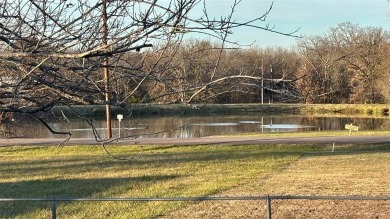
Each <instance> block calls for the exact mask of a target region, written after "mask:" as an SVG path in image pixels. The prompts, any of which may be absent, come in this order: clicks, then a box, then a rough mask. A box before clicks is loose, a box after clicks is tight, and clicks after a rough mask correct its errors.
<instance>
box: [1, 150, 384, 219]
mask: <svg viewBox="0 0 390 219" xmlns="http://www.w3.org/2000/svg"><path fill="white" fill-rule="evenodd" d="M330 149H331V146H319V145H252V146H221V145H214V146H182V147H171V146H121V147H118V146H109V147H108V148H107V150H108V151H109V152H110V153H111V154H112V155H115V156H118V157H121V158H124V159H125V160H115V159H113V158H111V157H110V156H108V154H107V153H106V152H105V151H104V150H103V148H102V147H98V146H69V147H39V146H37V147H3V148H0V174H1V178H0V191H1V192H0V194H1V195H0V198H20V197H53V196H54V197H74V198H78V197H83V198H85V197H177V196H209V195H236V196H239V195H267V194H290V195H294V194H297V195H307V194H317V195H334V194H337V195H359V194H371V195H379V194H381V195H390V190H388V187H387V185H388V183H389V182H390V181H389V179H388V178H389V176H388V175H386V174H383V170H388V168H390V163H389V162H388V160H389V159H390V146H389V145H375V146H348V145H344V146H342V145H340V146H338V147H337V150H336V152H335V153H330ZM308 161H310V162H308ZM339 165H340V167H342V168H336V167H338V166H339ZM356 165H358V166H356ZM355 166H356V167H358V168H355ZM367 168H368V169H369V170H368V169H367ZM291 169H293V170H291ZM328 169H329V171H330V172H329V171H327V170H328ZM291 171H292V172H291ZM294 171H298V172H294ZM368 172H369V173H370V174H369V175H367V176H366V175H365V174H366V173H368ZM313 173H318V174H316V175H312V174H313ZM294 174H298V175H294ZM329 174H331V177H330V178H331V180H332V181H331V182H330V181H328V177H327V175H329ZM298 176H299V177H298ZM314 176H315V177H316V179H315V178H313V177H314ZM298 179H299V182H298V181H297V180H298ZM341 179H342V180H343V184H342V186H343V187H341V188H340V184H337V183H336V182H339V181H340V180H341ZM375 179H377V180H375ZM371 180H373V181H371ZM348 182H353V183H352V184H350V183H348ZM367 182H368V184H364V185H362V186H360V188H359V189H358V188H355V189H354V190H351V189H350V188H349V186H355V185H359V184H363V183H367ZM373 183H375V187H374V186H372V184H373ZM323 184H324V185H323ZM275 185H277V186H275ZM302 185H303V186H304V187H302ZM321 185H322V186H321ZM373 189H376V190H375V191H373ZM188 204H189V203H188V202H187V203H181V202H175V203H173V202H157V203H124V202H115V203H96V202H95V203H91V202H71V203H60V205H59V206H58V209H59V211H58V212H59V215H60V217H61V218H85V217H88V215H94V216H93V218H154V217H156V216H157V215H164V214H172V215H173V216H172V218H175V217H176V216H175V214H174V213H172V212H177V210H179V209H186V210H188V211H200V210H199V209H198V208H197V209H196V210H194V209H192V210H191V206H187V207H186V208H184V207H185V206H186V205H188ZM209 204H210V203H209ZM15 206H16V205H15ZM15 206H14V208H16V209H18V210H17V211H16V212H17V213H15V214H14V215H12V218H18V217H19V218H44V217H47V216H46V214H47V208H46V209H45V208H43V207H42V206H35V205H31V203H19V204H18V207H15ZM231 207H232V206H231ZM4 209H7V206H2V205H0V214H1V213H3V214H5V213H6V212H7V211H5V210H4ZM224 209H226V208H224ZM169 212H170V213H169ZM192 213H194V212H192ZM192 213H191V215H192ZM184 214H188V212H187V213H184ZM0 217H6V216H4V215H0ZM176 218H177V217H176ZM206 218H207V216H206Z"/></svg>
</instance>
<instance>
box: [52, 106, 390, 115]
mask: <svg viewBox="0 0 390 219" xmlns="http://www.w3.org/2000/svg"><path fill="white" fill-rule="evenodd" d="M389 108H390V105H388V104H207V105H205V104H191V105H186V104H170V105H153V104H152V105H141V104H138V105H137V104H135V105H128V106H126V107H114V106H113V107H111V112H112V114H113V115H116V114H119V113H120V114H125V115H127V116H129V115H132V116H136V117H142V116H172V115H175V116H190V115H197V116H203V115H204V116H209V115H220V114H236V115H237V114H253V113H257V114H266V115H281V114H295V115H321V116H324V115H329V116H335V115H348V116H351V115H353V116H388V115H389ZM73 109H74V110H75V111H76V112H77V113H79V114H81V115H84V116H90V117H94V118H98V117H101V118H104V116H105V106H74V107H73ZM48 115H49V116H57V117H61V116H62V115H66V116H67V117H74V116H76V115H77V114H76V113H75V112H72V111H71V110H70V109H69V108H67V107H61V106H57V107H54V108H53V109H52V111H51V112H50V114H48Z"/></svg>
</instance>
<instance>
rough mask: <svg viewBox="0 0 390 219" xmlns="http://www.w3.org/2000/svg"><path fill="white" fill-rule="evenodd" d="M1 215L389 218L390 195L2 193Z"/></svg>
mask: <svg viewBox="0 0 390 219" xmlns="http://www.w3.org/2000/svg"><path fill="white" fill-rule="evenodd" d="M0 218H53V219H55V218H202V219H208V218H268V219H271V218H378V219H379V218H390V197H367V196H249V197H181V198H82V199H71V198H17V199H16V198H15V199H12V198H2V199H1V198H0Z"/></svg>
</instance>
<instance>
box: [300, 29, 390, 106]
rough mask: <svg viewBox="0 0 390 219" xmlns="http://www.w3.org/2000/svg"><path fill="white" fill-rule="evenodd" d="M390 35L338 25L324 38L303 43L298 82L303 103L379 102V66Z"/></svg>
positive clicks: (379, 31) (315, 38)
mask: <svg viewBox="0 0 390 219" xmlns="http://www.w3.org/2000/svg"><path fill="white" fill-rule="evenodd" d="M388 35H389V33H388V32H386V31H384V30H383V29H381V28H375V27H367V28H363V27H360V26H357V25H354V24H351V23H342V24H339V25H338V26H337V27H336V28H331V29H330V31H329V32H328V33H327V34H325V35H323V36H314V37H309V38H306V39H304V40H302V41H301V42H300V44H299V46H300V48H301V50H300V51H301V55H302V57H304V58H303V59H302V61H303V62H302V64H301V68H300V71H298V74H300V75H306V76H307V77H306V78H307V80H305V81H302V83H298V85H297V86H298V90H300V91H301V92H302V95H304V96H306V102H315V103H341V102H349V103H381V102H383V95H382V94H381V93H380V92H379V89H378V88H379V87H378V83H379V79H380V78H381V75H384V74H385V73H384V72H382V71H383V69H381V66H382V65H383V63H386V58H385V57H387V56H386V55H385V54H386V53H385V50H384V48H387V47H388V45H389V40H388V39H389V36H388Z"/></svg>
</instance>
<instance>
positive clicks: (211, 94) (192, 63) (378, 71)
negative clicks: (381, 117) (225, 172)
mask: <svg viewBox="0 0 390 219" xmlns="http://www.w3.org/2000/svg"><path fill="white" fill-rule="evenodd" d="M389 39H390V38H389V32H388V31H386V30H384V29H382V28H378V27H360V26H358V25H356V24H352V23H341V24H339V25H337V26H336V27H335V28H331V29H330V30H329V31H328V32H327V33H325V34H323V35H318V36H309V37H305V38H302V39H300V40H298V41H297V47H296V48H292V49H285V48H266V49H264V48H258V47H251V48H247V49H240V48H235V47H232V48H227V47H226V46H225V45H223V44H218V43H212V42H209V41H202V40H189V41H185V42H183V43H181V44H172V45H160V46H159V47H157V48H153V49H151V50H148V51H145V52H143V53H138V54H132V55H129V56H128V57H126V58H125V59H127V61H128V62H132V64H130V66H134V65H136V63H140V62H142V63H143V64H142V67H141V68H142V71H140V72H143V73H142V74H139V75H138V76H137V77H135V78H134V77H133V78H131V79H128V80H126V81H124V80H122V79H121V78H118V79H117V81H116V82H115V88H114V90H115V91H114V92H115V93H114V94H113V96H114V97H116V99H121V100H126V101H127V102H128V103H129V102H130V103H131V102H134V103H137V102H141V103H148V102H154V103H156V102H157V103H193V102H202V103H204V102H205V103H255V102H256V103H259V102H261V101H265V102H267V103H268V102H294V103H385V102H389V101H390V92H388V89H389V86H390V72H389V63H390V62H389V61H390V60H389V59H390V57H389V56H388V54H389V48H390V40H389ZM141 60H142V61H141ZM140 66H141V65H140ZM145 72H147V73H148V74H153V77H152V78H150V77H149V78H147V77H146V76H147V74H146V73H145ZM151 72H153V73H151ZM133 74H134V75H137V73H136V72H134V73H133ZM145 78H147V81H145V83H143V84H142V86H140V87H139V89H138V90H137V91H136V92H134V91H133V90H129V88H134V87H136V86H137V85H139V84H140V82H141V81H142V80H145ZM125 97H129V98H125Z"/></svg>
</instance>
